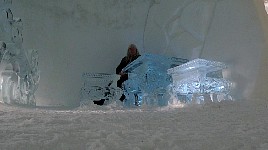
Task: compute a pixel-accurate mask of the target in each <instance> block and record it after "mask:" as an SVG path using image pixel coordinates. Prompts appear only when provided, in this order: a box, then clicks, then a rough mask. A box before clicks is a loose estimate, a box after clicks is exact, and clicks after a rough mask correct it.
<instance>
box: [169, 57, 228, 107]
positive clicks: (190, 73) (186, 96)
mask: <svg viewBox="0 0 268 150" xmlns="http://www.w3.org/2000/svg"><path fill="white" fill-rule="evenodd" d="M226 68H227V66H226V65H225V64H224V63H222V62H216V61H209V60H205V59H194V60H192V61H189V62H188V63H185V64H183V65H181V66H177V67H174V68H170V69H168V74H170V75H171V76H172V79H173V82H172V84H171V88H172V93H173V94H174V95H175V97H177V99H179V100H180V101H184V102H191V101H193V100H195V101H196V102H197V103H202V102H203V101H204V100H205V99H210V100H212V101H214V100H217V101H221V100H226V99H232V98H231V96H230V95H229V92H230V90H231V82H230V81H228V80H226V79H224V78H223V75H222V71H223V70H224V69H226Z"/></svg>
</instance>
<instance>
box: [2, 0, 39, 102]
mask: <svg viewBox="0 0 268 150" xmlns="http://www.w3.org/2000/svg"><path fill="white" fill-rule="evenodd" d="M11 4H12V0H0V9H1V16H0V41H1V44H0V46H1V51H0V54H1V56H0V60H1V63H0V90H1V92H0V95H1V96H0V98H1V99H0V102H3V103H7V104H19V105H20V104H22V105H31V106H35V105H36V100H35V96H34V94H35V91H36V90H37V88H38V84H39V79H40V72H39V67H38V53H37V51H36V50H24V49H23V47H22V43H23V36H22V29H23V24H22V20H21V19H20V18H14V17H13V14H12V11H11V9H10V6H11Z"/></svg>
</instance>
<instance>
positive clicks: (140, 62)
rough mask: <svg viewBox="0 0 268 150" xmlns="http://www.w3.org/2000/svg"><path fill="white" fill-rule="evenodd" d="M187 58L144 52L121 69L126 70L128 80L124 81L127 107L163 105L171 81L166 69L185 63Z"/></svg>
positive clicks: (165, 102)
mask: <svg viewBox="0 0 268 150" xmlns="http://www.w3.org/2000/svg"><path fill="white" fill-rule="evenodd" d="M187 61H188V60H187V59H182V58H175V57H167V56H164V55H156V54H144V55H143V56H140V57H139V58H137V59H136V60H135V61H133V62H132V63H130V64H129V65H127V66H126V67H125V68H124V69H123V71H124V72H128V75H129V77H128V80H127V81H125V82H124V93H125V95H126V101H125V102H124V105H125V106H127V107H131V106H141V105H142V104H145V105H149V106H165V105H167V104H168V101H167V99H166V97H167V92H166V87H167V86H168V85H169V84H170V83H171V78H170V76H169V75H168V74H167V69H169V68H171V67H174V66H178V65H181V64H183V63H186V62H187Z"/></svg>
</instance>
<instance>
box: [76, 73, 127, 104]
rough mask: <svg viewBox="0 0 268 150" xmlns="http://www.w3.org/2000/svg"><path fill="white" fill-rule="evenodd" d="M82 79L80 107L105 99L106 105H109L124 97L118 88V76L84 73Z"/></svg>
mask: <svg viewBox="0 0 268 150" xmlns="http://www.w3.org/2000/svg"><path fill="white" fill-rule="evenodd" d="M82 78H83V87H82V88H81V92H80V93H81V99H80V106H83V105H90V104H92V101H94V100H101V99H104V100H105V101H104V104H105V105H107V104H110V103H112V102H114V101H115V100H118V99H119V98H120V96H121V95H122V90H121V89H120V88H118V87H117V86H116V82H117V80H118V79H119V75H117V74H106V73H83V75H82Z"/></svg>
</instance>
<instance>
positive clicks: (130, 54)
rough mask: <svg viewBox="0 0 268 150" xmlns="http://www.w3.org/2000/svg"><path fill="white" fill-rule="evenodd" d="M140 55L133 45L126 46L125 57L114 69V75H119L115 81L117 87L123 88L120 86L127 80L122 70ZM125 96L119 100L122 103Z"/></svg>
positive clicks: (126, 75)
mask: <svg viewBox="0 0 268 150" xmlns="http://www.w3.org/2000/svg"><path fill="white" fill-rule="evenodd" d="M139 56H141V55H140V53H139V50H138V49H137V46H136V45H135V44H130V45H129V46H128V50H127V55H126V56H125V57H123V58H122V60H121V62H120V64H119V65H118V66H117V67H116V74H118V75H120V79H119V80H118V81H117V87H119V88H121V89H122V88H123V87H122V84H123V82H124V81H126V80H127V79H128V74H127V72H123V71H122V69H123V68H125V67H126V66H127V65H128V64H130V63H131V62H133V61H134V60H135V59H137V58H138V57H139ZM124 99H125V95H124V94H123V95H122V96H121V97H120V99H119V100H121V101H123V100H124Z"/></svg>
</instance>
